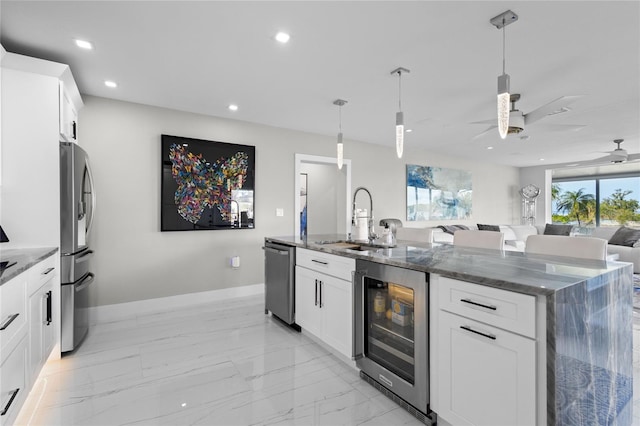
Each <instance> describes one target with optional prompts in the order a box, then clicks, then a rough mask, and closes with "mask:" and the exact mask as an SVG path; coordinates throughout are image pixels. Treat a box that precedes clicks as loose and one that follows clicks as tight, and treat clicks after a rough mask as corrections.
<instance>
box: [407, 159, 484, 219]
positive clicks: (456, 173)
mask: <svg viewBox="0 0 640 426" xmlns="http://www.w3.org/2000/svg"><path fill="white" fill-rule="evenodd" d="M472 195H473V192H472V187H471V172H468V171H464V170H457V169H445V168H442V167H430V166H416V165H412V164H407V220H408V221H420V220H453V219H469V218H471V211H472V209H471V202H472V198H473V197H472Z"/></svg>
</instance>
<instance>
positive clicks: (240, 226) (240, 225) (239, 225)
mask: <svg viewBox="0 0 640 426" xmlns="http://www.w3.org/2000/svg"><path fill="white" fill-rule="evenodd" d="M231 203H236V207H237V209H236V211H237V212H238V228H242V223H241V222H240V204H238V202H237V201H236V200H231V201H230V202H229V210H231V212H230V213H233V209H231Z"/></svg>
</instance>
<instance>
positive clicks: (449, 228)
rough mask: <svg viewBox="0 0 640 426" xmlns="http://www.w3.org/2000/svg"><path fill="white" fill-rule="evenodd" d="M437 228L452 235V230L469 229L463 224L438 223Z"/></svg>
mask: <svg viewBox="0 0 640 426" xmlns="http://www.w3.org/2000/svg"><path fill="white" fill-rule="evenodd" d="M437 227H438V228H440V229H442V230H443V231H444V232H445V233H447V234H451V235H453V233H454V232H456V231H459V230H461V229H469V227H467V226H465V225H438V226H437Z"/></svg>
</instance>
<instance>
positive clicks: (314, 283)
mask: <svg viewBox="0 0 640 426" xmlns="http://www.w3.org/2000/svg"><path fill="white" fill-rule="evenodd" d="M296 263H297V266H296V298H295V299H296V323H297V324H298V325H299V326H300V327H302V329H303V330H304V332H308V333H311V334H313V335H314V336H316V337H318V338H319V339H320V340H322V341H323V342H325V343H326V344H328V345H329V346H331V347H333V348H334V349H336V350H337V351H338V352H340V353H341V354H343V355H345V356H347V357H349V358H351V357H352V355H353V342H352V340H353V339H352V336H353V285H352V283H351V280H350V277H351V273H352V271H353V270H354V269H355V260H353V259H349V258H345V257H340V256H335V255H331V254H328V253H322V252H316V251H312V250H306V249H300V248H298V249H297V250H296ZM347 277H348V278H347ZM345 278H346V279H345Z"/></svg>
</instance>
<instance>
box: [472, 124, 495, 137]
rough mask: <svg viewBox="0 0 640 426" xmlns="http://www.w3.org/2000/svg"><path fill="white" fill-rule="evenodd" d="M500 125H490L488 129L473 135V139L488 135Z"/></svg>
mask: <svg viewBox="0 0 640 426" xmlns="http://www.w3.org/2000/svg"><path fill="white" fill-rule="evenodd" d="M496 127H498V126H489V127H488V128H487V129H486V130H484V131H483V132H480V133H478V134H477V135H475V136H474V137H473V139H472V140H476V139H478V138H481V137H482V136H484V135H486V134H487V133H489V132H490V131H491V130H493V129H495V128H496Z"/></svg>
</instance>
